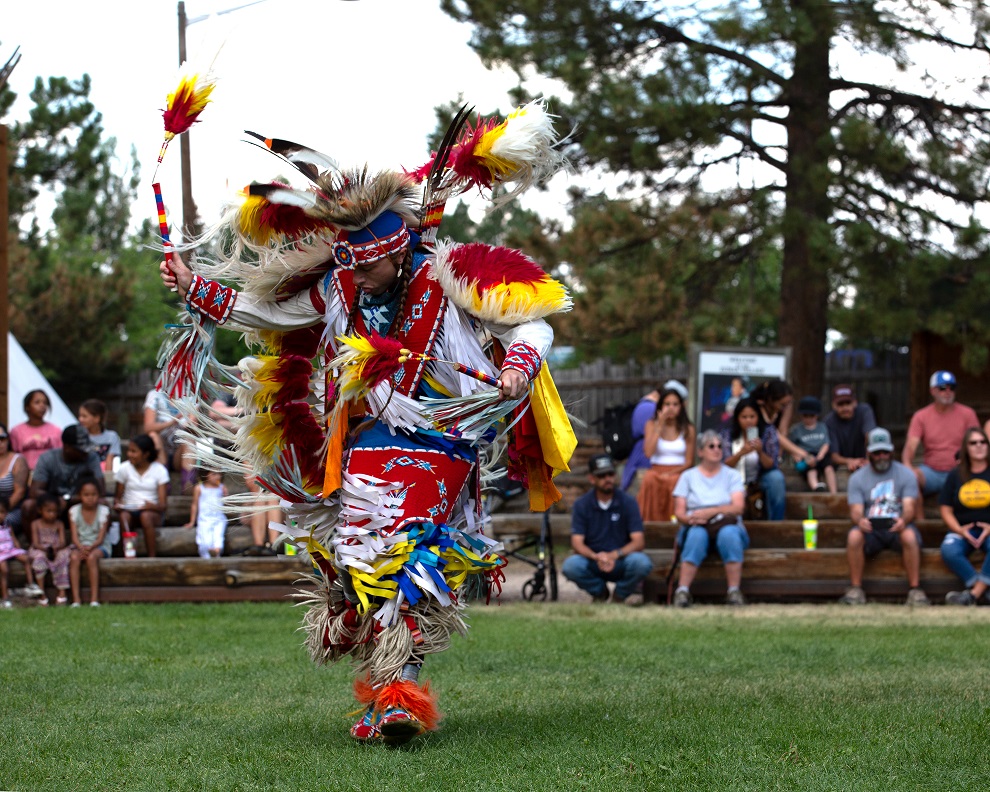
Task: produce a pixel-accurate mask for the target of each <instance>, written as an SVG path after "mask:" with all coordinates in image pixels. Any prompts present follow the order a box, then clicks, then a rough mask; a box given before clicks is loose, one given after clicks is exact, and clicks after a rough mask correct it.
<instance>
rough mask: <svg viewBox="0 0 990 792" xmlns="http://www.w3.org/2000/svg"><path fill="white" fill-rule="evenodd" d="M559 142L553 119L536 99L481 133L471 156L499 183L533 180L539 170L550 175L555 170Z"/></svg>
mask: <svg viewBox="0 0 990 792" xmlns="http://www.w3.org/2000/svg"><path fill="white" fill-rule="evenodd" d="M556 142H557V135H556V133H555V131H554V128H553V116H551V115H550V114H549V113H548V112H547V110H546V106H545V104H544V103H543V102H542V101H541V100H536V101H533V102H530V103H529V104H526V105H523V106H522V107H517V108H516V109H515V110H513V111H512V112H511V113H509V115H507V116H506V117H505V121H503V122H502V123H501V124H498V125H497V126H493V127H492V128H491V129H489V130H488V131H486V132H485V133H484V134H482V135H481V137H480V138H479V139H478V142H477V143H476V144H475V147H474V149H473V150H472V154H473V155H474V156H475V157H477V158H478V159H479V160H480V162H481V163H482V164H483V165H484V166H485V167H486V168H487V169H488V170H489V171H490V172H491V174H492V178H493V179H494V180H496V181H502V182H506V181H514V180H516V179H524V180H531V179H533V178H534V177H535V176H536V175H537V173H536V172H537V171H543V170H547V171H548V172H549V171H552V170H553V169H554V168H555V167H556V165H557V163H558V161H559V156H558V155H556V154H555V153H554V151H553V147H554V145H555V144H556Z"/></svg>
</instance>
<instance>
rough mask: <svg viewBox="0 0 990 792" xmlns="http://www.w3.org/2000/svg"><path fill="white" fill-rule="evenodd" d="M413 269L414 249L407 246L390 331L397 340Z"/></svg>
mask: <svg viewBox="0 0 990 792" xmlns="http://www.w3.org/2000/svg"><path fill="white" fill-rule="evenodd" d="M411 271H412V251H411V250H410V249H409V248H406V254H405V256H403V257H402V261H401V262H400V263H399V280H400V291H399V301H398V303H397V304H396V306H395V319H393V320H392V326H391V327H390V328H389V331H388V335H389V337H390V338H394V339H396V340H398V338H399V329H400V328H401V327H402V313H403V311H405V309H406V298H407V297H408V296H409V274H410V272H411Z"/></svg>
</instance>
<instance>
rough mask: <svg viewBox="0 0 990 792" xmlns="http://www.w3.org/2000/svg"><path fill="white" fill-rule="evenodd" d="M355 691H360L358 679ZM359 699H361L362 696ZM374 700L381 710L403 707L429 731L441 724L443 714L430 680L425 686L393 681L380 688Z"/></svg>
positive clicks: (376, 706)
mask: <svg viewBox="0 0 990 792" xmlns="http://www.w3.org/2000/svg"><path fill="white" fill-rule="evenodd" d="M369 687H370V686H369ZM362 689H363V688H362ZM354 693H355V695H357V693H358V683H357V681H355V683H354ZM358 700H359V701H360V700H361V698H360V696H358ZM374 701H375V709H377V710H379V711H381V712H384V711H385V710H387V709H389V708H391V707H401V708H402V709H404V710H405V711H406V712H408V713H409V714H410V715H412V716H413V717H414V718H415V719H416V720H418V721H419V722H420V723H422V724H423V727H424V728H425V729H426V730H427V731H434V730H435V729H436V728H437V727H438V726H439V725H440V718H441V715H440V710H439V709H438V707H437V699H436V696H434V695H433V694H432V693H431V692H430V685H429V683H428V682H427V683H426V684H424V685H423V687H420V686H419V685H417V684H416V683H415V682H408V681H405V680H403V681H401V682H392V683H390V684H388V685H384V686H383V687H380V688H379V689H378V691H377V692H376V695H375V698H374ZM369 703H370V702H369Z"/></svg>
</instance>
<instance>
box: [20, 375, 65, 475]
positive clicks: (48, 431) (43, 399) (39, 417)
mask: <svg viewBox="0 0 990 792" xmlns="http://www.w3.org/2000/svg"><path fill="white" fill-rule="evenodd" d="M51 408H52V403H51V402H50V401H49V400H48V394H46V393H45V392H44V391H43V390H33V391H28V393H27V395H26V396H25V397H24V414H25V415H27V421H25V422H24V423H19V424H17V426H15V427H14V428H13V429H11V430H10V447H11V448H12V449H13V450H14V451H16V452H17V453H18V454H20V455H21V456H22V457H24V460H25V461H26V462H27V466H28V469H29V470H34V468H35V466H36V465H37V464H38V459H39V458H40V457H41V455H42V454H43V453H45V452H46V451H51V450H52V449H56V448H61V447H62V430H61V429H59V428H58V427H57V426H56V425H55V424H53V423H48V422H47V421H46V420H45V416H46V415H48V411H49V410H51Z"/></svg>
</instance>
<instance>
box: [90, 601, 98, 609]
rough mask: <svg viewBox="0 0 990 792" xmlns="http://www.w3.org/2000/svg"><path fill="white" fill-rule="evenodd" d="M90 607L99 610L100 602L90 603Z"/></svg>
mask: <svg viewBox="0 0 990 792" xmlns="http://www.w3.org/2000/svg"><path fill="white" fill-rule="evenodd" d="M89 607H91V608H98V607H100V603H98V602H91V603H89Z"/></svg>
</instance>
